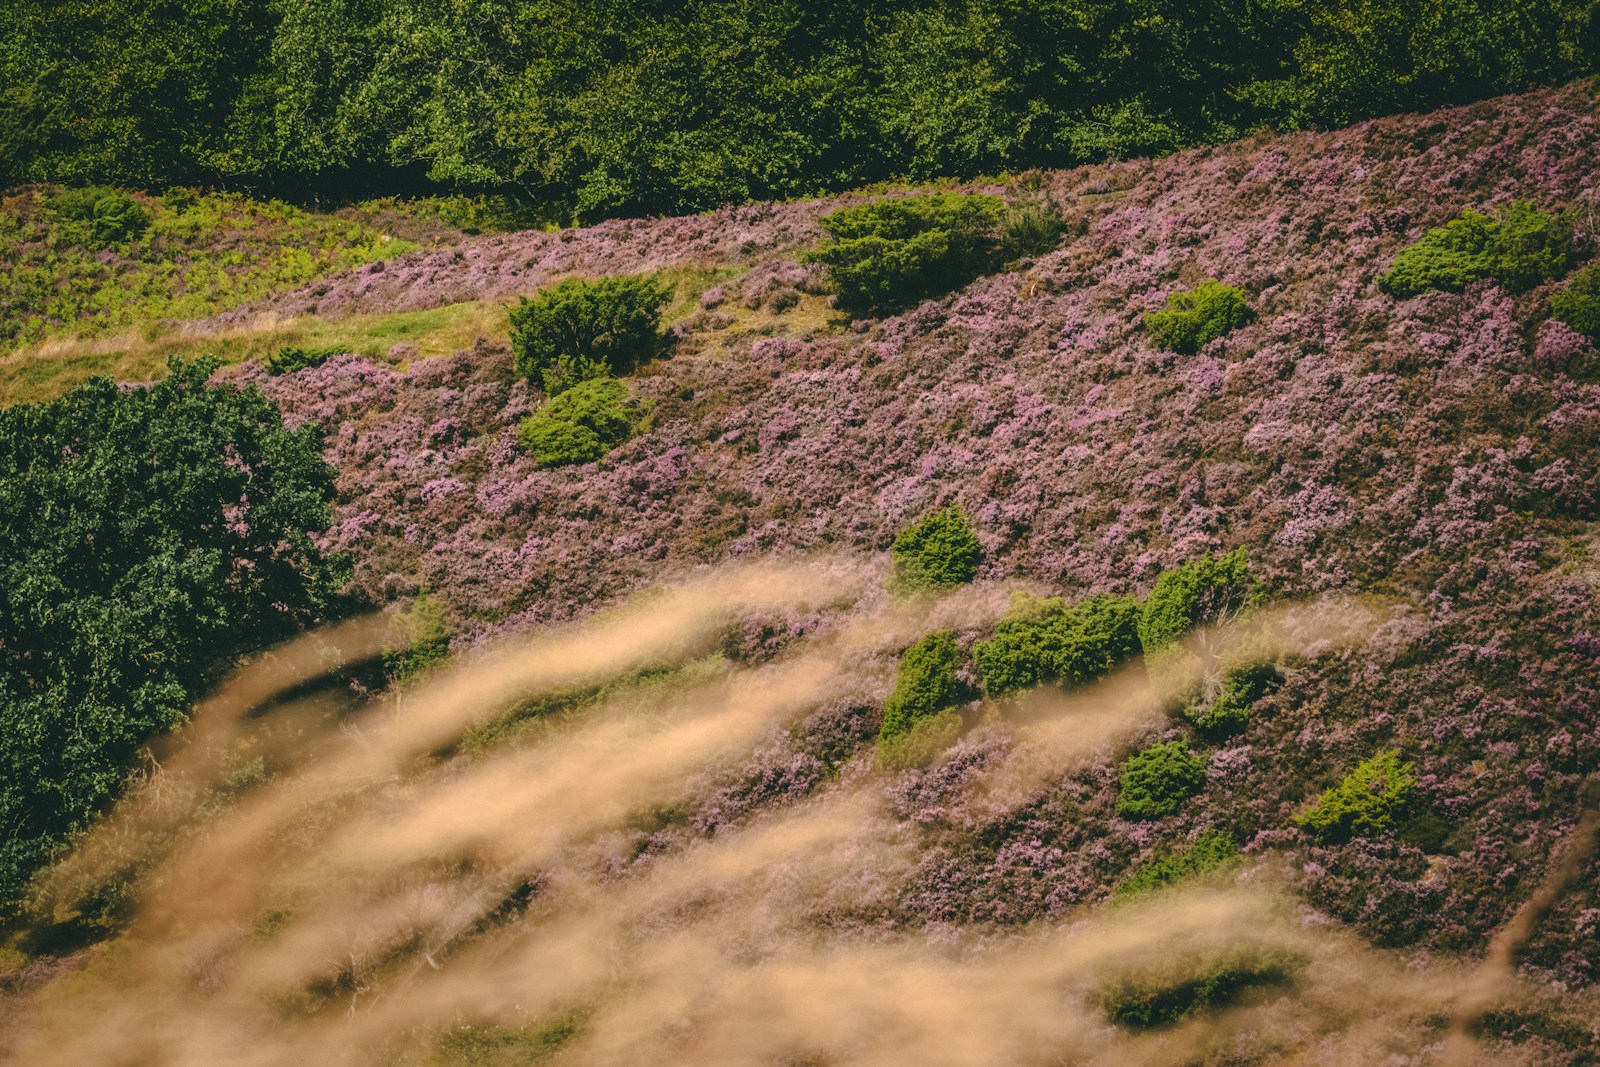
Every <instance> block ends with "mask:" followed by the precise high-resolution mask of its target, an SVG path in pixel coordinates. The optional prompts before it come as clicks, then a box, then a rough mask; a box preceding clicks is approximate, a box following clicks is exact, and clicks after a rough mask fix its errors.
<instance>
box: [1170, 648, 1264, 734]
mask: <svg viewBox="0 0 1600 1067" xmlns="http://www.w3.org/2000/svg"><path fill="white" fill-rule="evenodd" d="M1282 680H1283V679H1282V677H1281V676H1280V675H1279V674H1278V669H1277V668H1276V667H1273V666H1272V665H1271V664H1256V665H1253V666H1249V667H1241V668H1238V669H1236V670H1232V671H1229V672H1227V673H1226V674H1224V675H1223V677H1222V685H1221V690H1220V692H1218V693H1217V695H1216V696H1215V697H1214V698H1212V699H1211V700H1210V701H1202V702H1195V703H1191V704H1190V705H1189V706H1188V707H1186V708H1185V709H1184V714H1185V715H1186V716H1188V719H1189V721H1190V722H1192V723H1194V725H1195V727H1196V728H1197V729H1198V730H1199V731H1200V732H1201V733H1203V734H1205V735H1206V736H1208V737H1213V738H1216V737H1227V736H1229V735H1231V734H1236V733H1239V732H1241V731H1242V730H1244V728H1245V727H1246V726H1248V725H1249V723H1250V706H1251V705H1252V704H1254V703H1255V702H1256V701H1258V700H1260V699H1261V698H1262V697H1264V696H1266V695H1267V693H1269V692H1270V691H1271V690H1272V689H1274V688H1276V687H1277V685H1278V684H1279V683H1280V682H1281V681H1282Z"/></svg>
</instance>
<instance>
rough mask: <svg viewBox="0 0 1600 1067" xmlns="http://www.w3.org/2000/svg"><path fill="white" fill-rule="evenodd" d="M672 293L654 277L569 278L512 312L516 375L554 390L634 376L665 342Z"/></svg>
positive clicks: (512, 343)
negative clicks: (664, 311) (664, 315)
mask: <svg viewBox="0 0 1600 1067" xmlns="http://www.w3.org/2000/svg"><path fill="white" fill-rule="evenodd" d="M667 296H668V294H667V291H666V290H665V289H663V288H661V287H660V286H658V285H657V284H656V283H655V282H654V281H652V280H651V279H649V278H646V277H642V276H636V277H627V278H599V279H595V280H593V281H590V280H587V279H584V278H568V279H567V280H566V281H564V282H561V283H560V284H559V285H555V286H552V287H551V288H549V289H545V290H542V291H541V292H539V293H538V294H536V295H535V296H534V297H533V298H532V299H531V300H530V299H528V298H527V297H523V299H522V301H521V302H520V303H518V304H517V306H516V307H514V308H512V309H511V350H512V353H513V355H514V356H515V359H516V367H517V373H519V374H522V375H526V376H527V378H528V379H529V380H530V381H533V382H535V383H536V384H538V385H540V386H541V387H542V388H544V390H545V391H546V392H547V393H549V394H550V395H552V396H554V395H555V394H557V393H560V392H563V391H565V390H566V389H570V388H572V387H573V386H574V385H576V384H578V383H579V382H582V381H588V380H590V379H594V378H598V377H601V376H603V375H608V374H615V375H623V374H629V373H631V372H632V371H633V370H635V369H636V368H637V367H638V366H639V364H640V363H641V362H643V361H645V360H647V359H649V358H651V357H652V356H654V355H655V354H656V352H657V351H658V349H659V348H660V344H661V335H660V325H661V308H662V305H663V304H665V303H666V300H667Z"/></svg>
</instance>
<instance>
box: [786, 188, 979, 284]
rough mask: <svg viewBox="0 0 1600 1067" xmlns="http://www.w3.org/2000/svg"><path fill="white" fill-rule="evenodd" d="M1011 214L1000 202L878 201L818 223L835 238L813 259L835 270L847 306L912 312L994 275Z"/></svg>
mask: <svg viewBox="0 0 1600 1067" xmlns="http://www.w3.org/2000/svg"><path fill="white" fill-rule="evenodd" d="M1005 210H1006V208H1005V201H1003V200H1001V199H1000V198H999V197H997V196H978V195H963V194H958V193H933V194H927V195H923V196H907V197H889V198H885V199H882V200H873V201H871V202H869V203H865V204H857V205H855V206H853V207H847V208H840V209H839V210H838V211H835V212H833V213H832V214H828V215H824V216H822V218H820V219H818V220H817V221H818V222H819V223H820V224H821V226H822V228H823V229H824V230H826V231H827V232H828V238H827V239H826V240H824V241H823V242H822V243H821V244H820V245H818V246H817V248H816V250H815V251H814V252H812V253H810V256H811V258H812V259H813V260H814V261H815V262H818V263H821V264H823V265H824V266H825V267H827V269H828V280H829V282H830V283H831V284H832V285H833V287H834V289H835V290H836V291H837V292H838V294H839V302H840V303H841V304H842V305H844V306H846V307H851V308H858V309H863V310H866V309H871V308H889V309H893V308H899V307H905V306H907V305H909V304H914V303H916V302H917V301H918V300H922V299H925V298H927V297H930V296H943V295H944V294H945V293H948V292H951V291H952V290H954V289H958V288H960V287H961V286H963V285H965V284H966V283H968V282H970V281H971V280H972V279H974V278H976V277H977V276H978V275H980V274H982V273H984V272H985V271H986V270H988V269H990V268H991V267H992V266H993V265H994V264H995V261H996V259H997V257H998V256H999V254H1000V242H999V239H998V236H997V233H996V231H997V230H998V228H999V226H1000V221H1001V219H1002V218H1004V216H1005Z"/></svg>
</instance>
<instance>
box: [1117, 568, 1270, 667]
mask: <svg viewBox="0 0 1600 1067" xmlns="http://www.w3.org/2000/svg"><path fill="white" fill-rule="evenodd" d="M1257 595H1258V593H1257V589H1256V584H1255V581H1254V580H1253V579H1252V578H1251V577H1250V560H1249V557H1248V556H1247V555H1246V554H1245V550H1244V549H1243V548H1236V549H1234V550H1233V551H1232V552H1229V553H1228V554H1227V555H1225V556H1201V557H1200V558H1199V559H1193V560H1190V561H1189V562H1188V563H1185V564H1184V565H1183V566H1181V567H1179V568H1178V569H1177V570H1172V571H1166V572H1165V573H1163V574H1162V575H1161V577H1160V578H1158V579H1156V584H1155V588H1154V589H1152V590H1151V591H1150V597H1149V599H1147V600H1146V601H1145V603H1144V611H1143V613H1142V614H1141V615H1140V616H1139V642H1140V644H1141V645H1142V646H1143V647H1144V651H1145V654H1146V655H1149V654H1150V653H1152V652H1157V651H1159V650H1161V649H1163V648H1165V647H1166V646H1168V645H1170V644H1172V643H1173V642H1175V641H1177V640H1178V639H1179V638H1181V637H1182V636H1183V635H1184V634H1186V633H1188V632H1189V631H1190V630H1191V629H1193V628H1194V627H1196V626H1208V625H1212V624H1214V623H1218V622H1222V621H1225V620H1227V619H1229V618H1231V617H1233V616H1234V615H1236V614H1238V613H1239V612H1240V611H1242V610H1243V609H1244V608H1246V607H1248V606H1249V605H1250V604H1251V603H1253V602H1254V600H1255V599H1256V597H1257Z"/></svg>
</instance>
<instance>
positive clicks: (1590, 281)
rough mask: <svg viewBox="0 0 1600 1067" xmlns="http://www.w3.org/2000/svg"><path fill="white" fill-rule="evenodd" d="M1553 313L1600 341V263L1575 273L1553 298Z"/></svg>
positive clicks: (1574, 327) (1575, 328) (1590, 337)
mask: <svg viewBox="0 0 1600 1067" xmlns="http://www.w3.org/2000/svg"><path fill="white" fill-rule="evenodd" d="M1550 313H1551V315H1552V316H1553V317H1554V318H1556V319H1557V320H1558V321H1560V322H1564V323H1566V324H1567V325H1568V326H1571V327H1572V328H1573V329H1574V330H1577V331H1578V332H1579V333H1581V334H1583V335H1584V336H1585V337H1588V338H1589V339H1590V340H1591V341H1592V340H1596V339H1600V264H1591V265H1590V266H1587V267H1584V268H1583V269H1582V270H1580V271H1577V272H1575V273H1574V274H1573V275H1572V277H1571V278H1568V279H1567V284H1566V285H1564V286H1562V287H1561V288H1560V289H1558V290H1556V291H1555V293H1553V294H1552V295H1551V297H1550Z"/></svg>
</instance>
